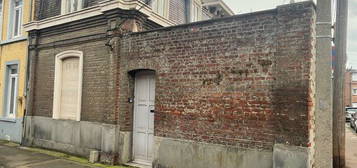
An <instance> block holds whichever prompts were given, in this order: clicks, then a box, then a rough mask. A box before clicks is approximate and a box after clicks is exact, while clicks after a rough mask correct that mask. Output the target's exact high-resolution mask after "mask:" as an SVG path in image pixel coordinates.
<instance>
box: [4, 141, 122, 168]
mask: <svg viewBox="0 0 357 168" xmlns="http://www.w3.org/2000/svg"><path fill="white" fill-rule="evenodd" d="M93 167H99V168H126V167H121V166H107V165H103V164H91V163H89V162H88V161H87V160H86V159H84V158H79V157H75V156H71V155H67V154H63V153H59V152H53V151H48V150H43V149H37V148H27V147H21V146H19V145H17V144H14V143H8V142H4V141H0V168H93Z"/></svg>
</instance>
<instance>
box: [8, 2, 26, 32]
mask: <svg viewBox="0 0 357 168" xmlns="http://www.w3.org/2000/svg"><path fill="white" fill-rule="evenodd" d="M11 2H12V3H11V5H10V9H11V10H10V18H12V19H11V21H10V29H9V30H10V31H11V32H10V35H11V36H10V38H16V37H19V36H21V31H22V6H23V2H22V0H12V1H11Z"/></svg>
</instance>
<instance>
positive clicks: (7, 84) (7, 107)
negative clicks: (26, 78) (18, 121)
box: [4, 62, 19, 119]
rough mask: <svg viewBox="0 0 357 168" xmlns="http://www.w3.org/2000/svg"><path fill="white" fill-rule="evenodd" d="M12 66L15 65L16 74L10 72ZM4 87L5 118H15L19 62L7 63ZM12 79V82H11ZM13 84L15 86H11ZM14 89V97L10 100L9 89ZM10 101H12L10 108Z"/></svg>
mask: <svg viewBox="0 0 357 168" xmlns="http://www.w3.org/2000/svg"><path fill="white" fill-rule="evenodd" d="M13 66H16V71H17V72H16V74H11V70H12V69H13ZM5 73H6V74H5V89H4V97H5V99H4V104H5V106H4V110H5V113H4V114H5V118H9V119H15V118H16V114H17V97H18V81H19V63H13V62H10V63H7V64H6V70H5ZM13 79H14V82H15V83H14V84H13ZM12 86H14V87H15V88H12ZM12 90H14V91H13V92H14V97H13V100H11V96H10V95H11V91H12ZM11 103H13V107H12V109H10V107H11ZM10 111H12V113H10Z"/></svg>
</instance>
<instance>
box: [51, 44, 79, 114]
mask: <svg viewBox="0 0 357 168" xmlns="http://www.w3.org/2000/svg"><path fill="white" fill-rule="evenodd" d="M73 57H77V58H79V67H78V68H79V69H78V71H79V81H78V97H77V99H78V107H77V111H76V121H80V120H81V107H82V81H83V52H82V51H75V50H69V51H64V52H61V53H59V54H57V55H56V62H55V83H54V93H53V115H52V117H53V119H61V118H60V112H61V109H60V107H61V90H62V63H63V60H64V59H66V58H73Z"/></svg>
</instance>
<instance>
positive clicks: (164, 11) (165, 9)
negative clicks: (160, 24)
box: [151, 0, 169, 18]
mask: <svg viewBox="0 0 357 168" xmlns="http://www.w3.org/2000/svg"><path fill="white" fill-rule="evenodd" d="M151 7H152V9H153V10H154V12H156V13H157V14H159V15H161V16H163V17H165V18H168V17H169V0H153V1H152V3H151Z"/></svg>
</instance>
